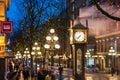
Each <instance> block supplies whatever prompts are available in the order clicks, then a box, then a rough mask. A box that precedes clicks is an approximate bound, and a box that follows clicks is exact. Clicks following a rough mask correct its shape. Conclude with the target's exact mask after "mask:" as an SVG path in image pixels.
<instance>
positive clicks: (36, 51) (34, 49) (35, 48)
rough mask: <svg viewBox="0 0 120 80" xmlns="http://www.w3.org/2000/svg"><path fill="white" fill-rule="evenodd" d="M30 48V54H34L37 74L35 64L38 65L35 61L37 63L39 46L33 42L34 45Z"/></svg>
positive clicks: (39, 53)
mask: <svg viewBox="0 0 120 80" xmlns="http://www.w3.org/2000/svg"><path fill="white" fill-rule="evenodd" d="M32 50H33V52H32V53H31V54H32V55H34V61H35V69H36V74H37V66H38V65H37V63H38V62H37V57H38V56H39V55H41V54H42V53H41V52H40V47H39V46H38V43H37V42H35V43H34V46H33V47H32Z"/></svg>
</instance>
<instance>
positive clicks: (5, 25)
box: [1, 21, 13, 34]
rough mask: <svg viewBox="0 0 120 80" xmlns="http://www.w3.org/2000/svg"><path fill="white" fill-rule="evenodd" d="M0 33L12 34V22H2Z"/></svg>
mask: <svg viewBox="0 0 120 80" xmlns="http://www.w3.org/2000/svg"><path fill="white" fill-rule="evenodd" d="M1 33H5V34H11V33H13V22H11V21H2V22H1Z"/></svg>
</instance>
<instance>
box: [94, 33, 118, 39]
mask: <svg viewBox="0 0 120 80" xmlns="http://www.w3.org/2000/svg"><path fill="white" fill-rule="evenodd" d="M115 35H120V31H116V32H111V33H108V34H103V35H98V36H95V38H96V39H99V38H106V37H111V36H115Z"/></svg>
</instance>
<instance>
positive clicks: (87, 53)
mask: <svg viewBox="0 0 120 80" xmlns="http://www.w3.org/2000/svg"><path fill="white" fill-rule="evenodd" d="M85 57H86V65H87V66H88V65H89V58H90V57H91V54H90V52H89V50H87V52H86V54H85Z"/></svg>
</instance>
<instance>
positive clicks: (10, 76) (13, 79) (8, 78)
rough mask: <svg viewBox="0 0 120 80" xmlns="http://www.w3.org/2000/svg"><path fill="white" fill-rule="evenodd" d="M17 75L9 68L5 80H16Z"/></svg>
mask: <svg viewBox="0 0 120 80" xmlns="http://www.w3.org/2000/svg"><path fill="white" fill-rule="evenodd" d="M17 76H18V73H17V72H14V71H13V68H11V67H9V69H8V71H7V72H6V74H5V80H17Z"/></svg>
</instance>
